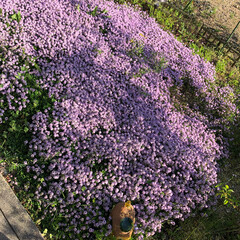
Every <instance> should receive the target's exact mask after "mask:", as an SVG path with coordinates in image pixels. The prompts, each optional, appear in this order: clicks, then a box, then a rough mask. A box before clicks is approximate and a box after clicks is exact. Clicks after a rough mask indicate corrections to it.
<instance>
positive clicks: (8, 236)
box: [0, 173, 44, 240]
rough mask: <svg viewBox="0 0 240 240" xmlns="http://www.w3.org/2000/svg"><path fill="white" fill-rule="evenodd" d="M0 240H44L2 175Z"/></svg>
mask: <svg viewBox="0 0 240 240" xmlns="http://www.w3.org/2000/svg"><path fill="white" fill-rule="evenodd" d="M0 240H44V239H43V237H42V235H41V234H40V232H39V230H38V228H37V227H36V225H35V224H34V223H33V221H32V220H31V218H30V216H29V215H28V213H27V211H26V210H25V209H24V207H23V206H22V205H21V203H20V202H19V200H18V199H17V197H16V195H15V194H14V192H13V191H12V189H11V187H10V186H9V185H8V183H7V182H6V180H5V179H4V177H3V176H2V174H1V173H0Z"/></svg>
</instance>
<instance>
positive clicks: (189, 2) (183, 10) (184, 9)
mask: <svg viewBox="0 0 240 240" xmlns="http://www.w3.org/2000/svg"><path fill="white" fill-rule="evenodd" d="M192 1H193V0H190V1H189V2H188V4H187V5H186V7H185V8H184V9H183V11H185V10H186V9H187V8H188V7H189V6H190V4H191V3H192Z"/></svg>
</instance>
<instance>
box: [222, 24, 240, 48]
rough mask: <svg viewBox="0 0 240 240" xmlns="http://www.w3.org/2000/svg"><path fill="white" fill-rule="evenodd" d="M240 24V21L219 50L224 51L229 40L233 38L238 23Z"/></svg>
mask: <svg viewBox="0 0 240 240" xmlns="http://www.w3.org/2000/svg"><path fill="white" fill-rule="evenodd" d="M239 24H240V21H239V22H238V23H237V25H236V27H235V28H234V29H233V31H232V33H231V34H230V35H229V37H228V39H227V41H226V42H225V43H224V44H223V46H222V48H221V49H220V50H219V51H222V50H223V49H224V48H225V46H226V45H227V44H228V42H229V40H230V39H231V37H232V35H233V34H234V32H235V31H236V29H237V27H238V25H239Z"/></svg>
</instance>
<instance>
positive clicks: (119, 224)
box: [111, 201, 135, 240]
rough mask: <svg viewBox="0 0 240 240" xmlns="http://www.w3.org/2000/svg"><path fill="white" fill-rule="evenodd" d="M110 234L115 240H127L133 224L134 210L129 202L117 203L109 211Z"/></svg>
mask: <svg viewBox="0 0 240 240" xmlns="http://www.w3.org/2000/svg"><path fill="white" fill-rule="evenodd" d="M111 217H112V234H113V236H114V237H116V238H117V240H129V239H130V238H131V236H132V233H133V229H134V223H135V210H134V208H133V206H132V205H131V201H127V202H126V203H124V202H120V203H118V204H117V205H116V206H115V207H114V208H113V209H112V211H111Z"/></svg>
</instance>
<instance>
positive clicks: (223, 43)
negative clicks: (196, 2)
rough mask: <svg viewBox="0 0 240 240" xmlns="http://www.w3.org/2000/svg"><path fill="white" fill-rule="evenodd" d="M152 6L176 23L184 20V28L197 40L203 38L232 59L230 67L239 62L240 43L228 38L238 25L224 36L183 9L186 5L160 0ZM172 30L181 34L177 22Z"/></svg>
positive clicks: (206, 42)
mask: <svg viewBox="0 0 240 240" xmlns="http://www.w3.org/2000/svg"><path fill="white" fill-rule="evenodd" d="M154 8H155V9H161V11H163V12H164V13H165V14H169V16H171V17H172V18H173V19H175V20H176V21H177V22H178V23H180V22H184V24H185V28H186V29H187V30H188V31H189V32H190V33H192V34H193V35H195V36H196V37H198V38H199V40H204V43H205V44H207V45H209V46H211V47H213V48H215V49H216V50H217V51H218V52H219V53H220V52H221V53H222V54H223V55H224V56H226V57H228V58H229V59H230V60H231V61H232V64H231V67H234V66H236V65H237V63H238V62H240V45H239V44H238V43H237V42H235V41H233V40H232V39H230V38H231V36H232V34H233V32H234V31H235V29H236V28H237V26H238V25H237V26H236V27H235V29H234V31H233V32H232V33H231V35H230V36H229V37H225V36H221V35H220V34H219V33H217V31H216V30H215V29H213V28H210V27H208V26H207V25H205V24H204V23H201V22H200V21H199V20H198V19H197V18H196V17H195V16H194V15H193V14H189V13H188V12H186V11H184V10H185V9H186V7H185V8H184V9H181V8H180V6H178V4H174V3H171V2H162V3H160V4H157V5H156V4H155V5H154ZM180 17H183V18H184V20H185V21H183V19H180ZM238 24H239V23H238ZM172 30H173V32H174V33H178V34H181V35H182V33H181V30H180V28H179V24H177V25H176V26H173V29H172Z"/></svg>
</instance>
